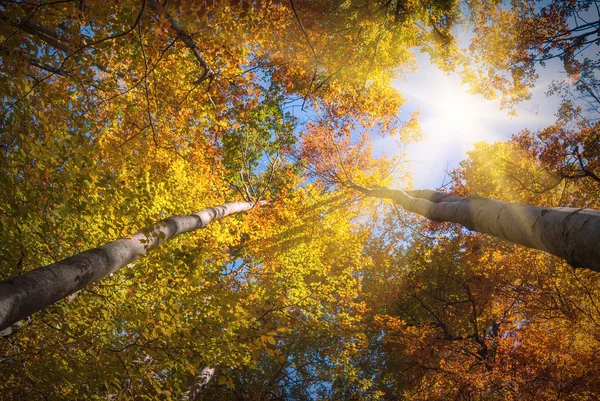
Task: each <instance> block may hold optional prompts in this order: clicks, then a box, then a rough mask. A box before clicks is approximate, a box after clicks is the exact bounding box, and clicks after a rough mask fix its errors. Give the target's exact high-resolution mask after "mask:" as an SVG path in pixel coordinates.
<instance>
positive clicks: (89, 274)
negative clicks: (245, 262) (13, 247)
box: [0, 202, 254, 331]
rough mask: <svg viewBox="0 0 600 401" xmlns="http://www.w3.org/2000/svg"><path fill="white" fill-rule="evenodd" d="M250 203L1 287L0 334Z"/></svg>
mask: <svg viewBox="0 0 600 401" xmlns="http://www.w3.org/2000/svg"><path fill="white" fill-rule="evenodd" d="M253 206H254V203H252V202H234V203H226V204H224V205H222V206H216V207H211V208H208V209H204V210H202V211H200V212H198V213H195V214H192V215H189V216H173V217H169V218H168V219H166V220H163V221H161V222H159V223H157V224H154V225H152V226H149V227H146V228H143V229H141V230H140V231H138V232H136V233H135V234H133V235H132V236H131V237H129V238H121V239H118V240H116V241H114V242H109V243H108V244H105V245H103V246H100V247H98V248H94V249H89V250H87V251H84V252H81V253H79V254H77V255H74V256H71V257H69V258H67V259H64V260H61V261H60V262H56V263H53V264H51V265H48V266H44V267H40V268H38V269H36V270H33V271H31V272H28V273H25V274H23V275H22V276H18V277H14V278H11V279H8V280H5V281H0V331H1V330H4V329H5V328H7V327H9V326H10V325H12V324H13V323H15V322H17V321H19V320H21V319H23V318H25V317H27V316H29V315H31V314H32V313H34V312H37V311H39V310H41V309H43V308H45V307H47V306H49V305H52V304H53V303H55V302H57V301H59V300H61V299H63V298H65V297H66V296H68V295H70V294H72V293H74V292H76V291H78V290H80V289H82V288H83V287H85V286H86V285H88V284H90V283H93V282H94V281H96V280H99V279H101V278H103V277H106V276H108V275H109V274H111V273H114V272H116V271H117V270H119V269H120V268H122V267H123V266H126V265H127V264H129V263H131V262H133V261H135V260H136V259H137V258H138V257H140V256H141V255H144V254H145V253H146V252H147V251H148V249H150V248H154V247H156V246H158V245H160V244H161V243H163V242H164V241H166V240H168V239H170V238H173V237H174V236H176V235H178V234H181V233H185V232H189V231H195V230H197V229H199V228H204V227H206V225H207V224H209V223H210V222H211V221H213V220H216V219H219V218H221V217H225V216H228V215H230V214H235V213H239V212H243V211H246V210H250V209H251V208H252V207H253Z"/></svg>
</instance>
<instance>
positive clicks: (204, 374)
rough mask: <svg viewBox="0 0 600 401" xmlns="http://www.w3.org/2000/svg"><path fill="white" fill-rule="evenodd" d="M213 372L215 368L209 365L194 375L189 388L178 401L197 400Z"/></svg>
mask: <svg viewBox="0 0 600 401" xmlns="http://www.w3.org/2000/svg"><path fill="white" fill-rule="evenodd" d="M214 374H215V368H211V367H210V366H207V367H205V368H204V369H202V371H201V372H200V373H199V374H198V375H197V376H196V377H194V380H193V382H192V385H191V386H190V389H189V390H188V391H186V392H185V394H184V395H183V396H182V397H181V398H180V401H198V399H200V394H201V393H202V391H203V390H204V389H205V388H206V385H207V384H208V382H209V381H210V379H212V377H213V375H214Z"/></svg>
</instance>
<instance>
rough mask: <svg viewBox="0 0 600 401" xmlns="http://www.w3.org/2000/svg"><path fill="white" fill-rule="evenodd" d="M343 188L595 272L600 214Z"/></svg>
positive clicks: (428, 193)
mask: <svg viewBox="0 0 600 401" xmlns="http://www.w3.org/2000/svg"><path fill="white" fill-rule="evenodd" d="M349 186H350V187H351V188H353V189H355V190H358V191H360V192H362V193H363V194H365V195H367V196H371V197H377V198H384V199H392V200H393V201H394V202H395V203H396V204H398V205H400V206H401V207H402V208H403V209H404V210H406V211H409V212H413V213H416V214H419V215H421V216H423V217H426V218H428V219H429V220H432V221H444V222H452V223H458V224H461V225H463V226H465V227H466V228H468V229H469V230H472V231H477V232H480V233H484V234H490V235H493V236H495V237H498V238H501V239H503V240H506V241H509V242H513V243H515V244H520V245H524V246H526V247H529V248H535V249H539V250H541V251H544V252H548V253H551V254H553V255H556V256H558V257H560V258H562V259H564V260H566V261H567V263H569V264H570V265H571V266H573V267H584V268H587V269H591V270H595V271H598V272H600V211H597V210H592V209H576V208H570V207H539V206H531V205H523V204H519V203H506V202H501V201H498V200H494V199H487V198H482V197H478V196H469V197H466V198H463V197H461V196H455V195H449V194H444V193H441V192H436V191H431V190H416V191H403V190H400V189H389V188H383V187H380V188H373V189H369V188H365V187H361V186H359V185H353V184H351V185H349Z"/></svg>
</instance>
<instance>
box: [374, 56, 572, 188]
mask: <svg viewBox="0 0 600 401" xmlns="http://www.w3.org/2000/svg"><path fill="white" fill-rule="evenodd" d="M418 65H419V70H418V71H416V72H415V73H412V74H409V75H408V76H406V77H405V78H403V79H400V80H397V81H395V82H394V83H393V86H394V87H395V88H396V89H398V90H399V91H400V93H402V94H403V96H404V97H405V98H406V103H405V104H404V106H403V107H402V113H401V118H403V119H404V120H407V119H408V118H409V113H410V112H412V111H415V110H420V111H421V115H420V117H419V120H420V123H421V128H422V131H423V133H424V135H425V137H424V139H423V140H422V141H420V142H419V143H415V144H411V145H408V146H407V147H406V148H405V149H404V151H405V152H406V157H405V159H404V160H405V161H406V162H407V163H408V168H409V169H410V170H411V171H412V172H413V177H414V188H417V189H425V188H428V189H435V188H437V187H439V186H440V185H442V182H443V180H444V175H445V171H446V169H447V168H448V169H450V170H452V169H453V168H456V167H458V163H459V162H460V161H461V160H463V159H464V158H465V157H466V152H467V151H468V150H470V149H471V148H472V147H473V144H474V143H476V142H480V141H486V142H490V143H491V142H494V141H501V140H504V139H507V138H509V137H510V136H511V135H512V134H514V133H517V132H519V131H520V130H522V129H524V128H529V129H530V130H537V129H540V128H543V127H546V126H548V125H550V124H552V123H553V122H554V121H555V116H554V114H555V113H556V111H557V108H558V104H559V99H558V98H556V97H547V96H546V94H545V93H546V91H547V89H548V85H549V84H550V82H551V81H552V80H562V79H564V78H565V77H566V75H565V74H563V73H561V71H562V70H563V68H562V65H561V62H560V61H559V60H553V61H551V62H548V63H547V65H546V67H545V68H540V70H539V71H538V73H539V75H540V77H539V79H538V81H537V85H536V87H535V89H534V90H533V92H532V98H531V100H529V101H527V102H523V103H521V104H520V106H519V108H518V109H517V112H518V116H517V117H510V116H509V115H508V111H507V110H500V102H499V101H497V100H496V101H491V100H486V99H484V98H483V96H480V95H470V94H468V93H467V90H468V87H466V86H461V83H460V78H459V77H458V76H457V75H456V74H452V75H446V74H445V73H443V72H441V71H440V70H439V69H437V68H436V67H434V66H432V65H430V64H429V60H428V56H425V55H422V56H419V58H418ZM376 149H378V150H380V151H385V152H386V153H388V154H389V153H391V152H396V153H402V151H403V150H402V149H398V148H397V147H396V145H395V144H394V141H393V140H392V139H389V138H385V139H382V140H379V141H378V143H377V146H376Z"/></svg>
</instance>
